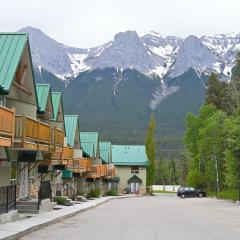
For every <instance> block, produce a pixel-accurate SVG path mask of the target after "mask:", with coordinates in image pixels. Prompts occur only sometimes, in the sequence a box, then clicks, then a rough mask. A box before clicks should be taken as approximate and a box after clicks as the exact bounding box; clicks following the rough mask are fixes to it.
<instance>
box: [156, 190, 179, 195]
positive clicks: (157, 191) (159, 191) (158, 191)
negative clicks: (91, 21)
mask: <svg viewBox="0 0 240 240" xmlns="http://www.w3.org/2000/svg"><path fill="white" fill-rule="evenodd" d="M153 193H174V194H176V192H171V191H164V190H155V191H153Z"/></svg>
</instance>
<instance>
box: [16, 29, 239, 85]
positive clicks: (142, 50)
mask: <svg viewBox="0 0 240 240" xmlns="http://www.w3.org/2000/svg"><path fill="white" fill-rule="evenodd" d="M19 31H20V32H27V33H28V34H29V37H30V44H31V49H32V56H33V63H34V65H35V66H41V67H44V68H45V69H46V70H48V71H49V72H51V73H53V74H54V75H56V76H58V77H60V78H62V79H64V80H65V79H68V78H69V77H73V76H74V77H76V76H77V75H78V74H80V73H81V72H84V71H86V70H93V69H97V68H100V69H104V68H106V67H115V68H117V69H126V68H134V69H136V70H138V71H140V72H141V73H144V74H157V75H158V76H159V77H160V78H162V79H164V78H165V77H166V76H168V75H170V76H172V77H177V76H180V75H181V74H183V73H184V72H186V71H187V70H188V69H190V68H193V69H195V70H196V72H197V73H198V74H199V75H201V74H202V73H207V74H209V73H210V72H212V71H214V72H216V73H218V74H220V75H223V76H224V77H226V78H227V77H230V75H231V68H232V66H233V64H234V59H235V55H236V53H237V51H239V50H240V33H238V34H216V35H204V36H202V37H196V36H194V35H190V36H188V37H187V38H185V39H183V38H179V37H175V36H167V37H165V38H164V37H162V36H161V35H160V34H159V33H156V32H153V31H152V32H150V33H147V34H145V35H143V36H139V35H138V34H137V32H136V31H126V32H120V33H117V34H116V35H115V37H114V39H113V40H111V41H109V42H107V43H105V44H103V45H99V46H97V47H92V48H85V49H83V48H76V47H69V46H66V45H64V44H63V43H59V42H57V41H56V40H54V39H53V38H50V37H49V36H47V35H46V34H45V33H43V32H42V31H41V30H39V29H36V28H33V27H26V28H23V29H20V30H19ZM206 56H207V58H206Z"/></svg>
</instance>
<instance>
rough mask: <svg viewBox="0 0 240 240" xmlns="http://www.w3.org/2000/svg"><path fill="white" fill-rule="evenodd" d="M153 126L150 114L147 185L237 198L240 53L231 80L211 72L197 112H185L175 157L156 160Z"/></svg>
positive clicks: (239, 177) (239, 181) (239, 178)
mask: <svg viewBox="0 0 240 240" xmlns="http://www.w3.org/2000/svg"><path fill="white" fill-rule="evenodd" d="M155 128H156V123H155V120H154V116H153V115H152V117H151V119H150V123H149V129H148V134H147V138H146V149H147V156H148V158H149V160H150V165H149V167H148V172H147V183H148V185H151V184H153V183H155V184H166V185H167V184H180V185H189V186H192V187H196V188H202V189H205V190H206V191H208V192H215V193H216V194H220V193H221V192H224V191H225V192H227V191H228V192H234V194H235V195H234V196H235V198H237V199H238V198H240V53H238V54H237V57H236V62H235V66H234V68H233V69H232V76H231V81H221V80H219V79H218V76H217V75H216V74H214V73H212V74H211V76H210V77H209V80H208V88H207V92H206V98H205V103H204V104H203V106H202V107H201V108H200V110H199V114H198V115H195V114H192V113H188V114H187V116H186V132H185V136H184V144H185V148H184V150H183V151H182V153H181V155H180V156H179V157H178V159H177V160H176V159H175V158H172V159H165V158H164V157H160V160H157V161H156V159H155V145H154V134H155ZM155 165H156V166H155Z"/></svg>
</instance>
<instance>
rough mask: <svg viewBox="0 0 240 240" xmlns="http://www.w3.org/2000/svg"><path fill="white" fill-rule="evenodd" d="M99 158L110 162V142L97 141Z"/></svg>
mask: <svg viewBox="0 0 240 240" xmlns="http://www.w3.org/2000/svg"><path fill="white" fill-rule="evenodd" d="M99 150H100V158H101V159H102V160H103V162H105V163H109V162H110V160H111V159H110V155H111V142H99Z"/></svg>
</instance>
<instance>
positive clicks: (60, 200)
mask: <svg viewBox="0 0 240 240" xmlns="http://www.w3.org/2000/svg"><path fill="white" fill-rule="evenodd" d="M54 201H55V202H57V204H58V205H65V204H66V197H61V196H58V197H54Z"/></svg>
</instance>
